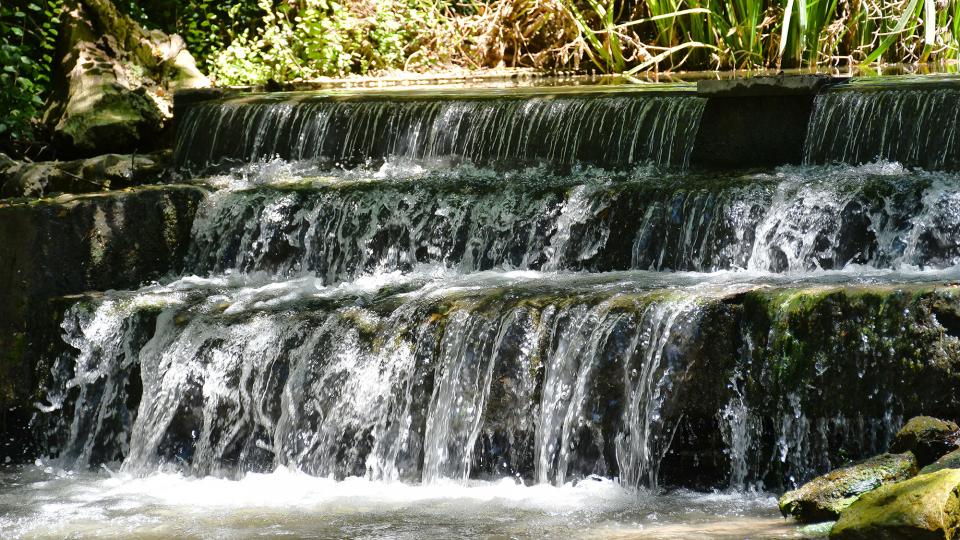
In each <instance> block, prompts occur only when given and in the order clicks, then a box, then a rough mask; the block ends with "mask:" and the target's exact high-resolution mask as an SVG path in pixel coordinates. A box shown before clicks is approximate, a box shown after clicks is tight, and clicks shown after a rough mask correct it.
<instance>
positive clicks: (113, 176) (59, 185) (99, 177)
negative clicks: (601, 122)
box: [0, 151, 171, 198]
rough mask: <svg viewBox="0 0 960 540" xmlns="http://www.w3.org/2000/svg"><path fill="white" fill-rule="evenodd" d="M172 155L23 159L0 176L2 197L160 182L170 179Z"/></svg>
mask: <svg viewBox="0 0 960 540" xmlns="http://www.w3.org/2000/svg"><path fill="white" fill-rule="evenodd" d="M170 157H171V156H170V152H169V151H166V152H156V153H153V154H146V155H136V154H134V155H121V154H104V155H100V156H96V157H92V158H88V159H81V160H75V161H41V162H37V163H20V164H18V165H17V166H16V167H12V168H10V169H9V172H8V173H7V174H6V175H4V176H3V177H0V197H31V198H39V197H44V196H48V195H50V194H53V193H72V194H79V193H93V192H97V191H104V190H108V189H123V188H127V187H132V186H137V185H143V184H153V183H159V182H163V181H166V180H168V179H169V176H170V172H169V164H170ZM4 178H5V179H4Z"/></svg>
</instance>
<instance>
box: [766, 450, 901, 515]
mask: <svg viewBox="0 0 960 540" xmlns="http://www.w3.org/2000/svg"><path fill="white" fill-rule="evenodd" d="M915 474H917V459H916V458H915V457H914V456H913V454H911V453H909V452H906V453H903V454H881V455H879V456H876V457H872V458H870V459H867V460H864V461H861V462H859V463H854V464H852V465H847V466H846V467H841V468H839V469H835V470H833V471H830V472H829V473H827V474H825V475H823V476H819V477H817V478H814V479H813V480H811V481H809V482H807V483H806V484H804V485H803V486H802V487H800V488H799V489H795V490H793V491H789V492H787V493H785V494H784V495H783V496H782V497H780V501H779V506H780V512H781V513H782V514H783V515H784V516H789V515H792V516H793V517H794V518H796V519H797V521H801V522H804V523H813V522H818V521H831V520H835V519H837V516H839V515H840V512H841V511H842V510H843V509H844V508H846V507H848V506H850V505H851V504H853V502H854V501H856V500H857V498H858V497H860V495H862V494H864V493H866V492H868V491H871V490H873V489H876V488H877V487H879V486H880V485H882V484H887V483H890V482H897V481H900V480H904V479H906V478H910V477H911V476H913V475H915Z"/></svg>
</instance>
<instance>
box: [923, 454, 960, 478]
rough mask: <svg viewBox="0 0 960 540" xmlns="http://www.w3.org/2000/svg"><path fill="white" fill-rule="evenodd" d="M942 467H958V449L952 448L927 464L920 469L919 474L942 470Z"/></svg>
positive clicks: (959, 460) (959, 455)
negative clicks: (952, 449) (951, 450)
mask: <svg viewBox="0 0 960 540" xmlns="http://www.w3.org/2000/svg"><path fill="white" fill-rule="evenodd" d="M943 469H960V449H957V450H954V451H953V452H950V453H949V454H947V455H945V456H942V457H941V458H940V459H938V460H936V461H934V462H933V463H931V464H930V465H927V466H926V467H924V468H923V469H922V470H921V471H920V474H928V473H932V472H937V471H942V470H943Z"/></svg>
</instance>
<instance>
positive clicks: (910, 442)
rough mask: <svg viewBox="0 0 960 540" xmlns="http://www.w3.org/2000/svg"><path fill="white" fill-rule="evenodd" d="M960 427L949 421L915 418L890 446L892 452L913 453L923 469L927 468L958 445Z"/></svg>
mask: <svg viewBox="0 0 960 540" xmlns="http://www.w3.org/2000/svg"><path fill="white" fill-rule="evenodd" d="M958 437H960V427H958V426H957V424H956V423H954V422H951V421H949V420H940V419H938V418H933V417H930V416H915V417H913V418H911V419H910V421H909V422H907V424H906V425H905V426H903V428H901V429H900V431H899V432H898V433H897V436H896V437H895V438H894V439H893V444H891V445H890V451H891V452H896V453H899V452H907V451H910V452H913V453H914V455H916V456H917V461H918V462H919V463H920V466H921V467H925V466H927V465H929V464H931V463H933V462H934V461H936V460H937V459H938V458H940V457H941V456H943V455H944V454H946V453H948V452H950V451H951V450H953V449H955V448H957V447H960V444H958Z"/></svg>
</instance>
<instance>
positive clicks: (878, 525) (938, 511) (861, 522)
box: [830, 469, 960, 540]
mask: <svg viewBox="0 0 960 540" xmlns="http://www.w3.org/2000/svg"><path fill="white" fill-rule="evenodd" d="M957 537H960V470H957V469H944V470H942V471H937V472H934V473H930V474H922V475H919V476H916V477H914V478H911V479H909V480H905V481H903V482H898V483H895V484H887V485H884V486H881V487H879V488H877V489H875V490H874V491H871V492H870V493H865V494H864V495H863V496H861V497H860V498H859V499H857V501H856V502H855V503H853V504H852V505H850V507H849V508H847V509H846V510H844V511H843V513H841V514H840V519H839V520H838V521H837V524H836V525H834V526H833V529H831V531H830V538H831V539H833V540H901V539H902V540H907V539H910V540H924V539H938V540H944V539H954V538H957Z"/></svg>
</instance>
